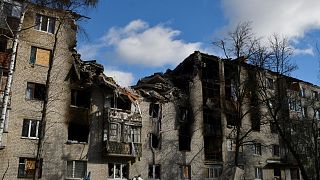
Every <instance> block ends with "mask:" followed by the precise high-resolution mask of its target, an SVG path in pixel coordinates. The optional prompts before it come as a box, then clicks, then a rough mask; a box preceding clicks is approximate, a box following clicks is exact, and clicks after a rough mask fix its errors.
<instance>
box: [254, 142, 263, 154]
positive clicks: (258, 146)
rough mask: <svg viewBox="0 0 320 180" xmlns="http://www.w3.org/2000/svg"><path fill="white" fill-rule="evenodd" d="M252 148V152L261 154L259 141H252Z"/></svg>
mask: <svg viewBox="0 0 320 180" xmlns="http://www.w3.org/2000/svg"><path fill="white" fill-rule="evenodd" d="M253 148H254V154H256V155H261V143H254V144H253Z"/></svg>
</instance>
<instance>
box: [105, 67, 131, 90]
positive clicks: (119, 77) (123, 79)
mask: <svg viewBox="0 0 320 180" xmlns="http://www.w3.org/2000/svg"><path fill="white" fill-rule="evenodd" d="M104 74H105V75H107V76H110V77H112V78H113V79H114V80H115V81H116V82H117V83H118V84H119V85H120V86H123V87H128V86H131V85H132V84H133V80H134V77H133V74H132V73H130V72H124V71H119V70H115V69H112V68H110V69H105V70H104Z"/></svg>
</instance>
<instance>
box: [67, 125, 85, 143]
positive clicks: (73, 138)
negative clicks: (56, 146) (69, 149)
mask: <svg viewBox="0 0 320 180" xmlns="http://www.w3.org/2000/svg"><path fill="white" fill-rule="evenodd" d="M79 129H81V130H79ZM79 131H80V133H81V136H79V134H75V133H74V132H77V133H79ZM89 131H90V129H89V125H88V124H81V123H77V121H76V120H71V121H70V122H69V123H68V143H82V144H83V143H85V144H86V143H88V139H89Z"/></svg>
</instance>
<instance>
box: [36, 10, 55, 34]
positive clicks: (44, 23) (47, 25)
mask: <svg viewBox="0 0 320 180" xmlns="http://www.w3.org/2000/svg"><path fill="white" fill-rule="evenodd" d="M55 23H56V20H55V18H53V17H48V16H44V15H41V14H37V15H36V22H35V24H36V26H35V29H36V30H39V31H44V32H48V33H51V34H53V33H54V29H55Z"/></svg>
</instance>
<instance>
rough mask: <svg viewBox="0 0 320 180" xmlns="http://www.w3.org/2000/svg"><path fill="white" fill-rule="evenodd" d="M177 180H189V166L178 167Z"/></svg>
mask: <svg viewBox="0 0 320 180" xmlns="http://www.w3.org/2000/svg"><path fill="white" fill-rule="evenodd" d="M178 174H179V180H191V165H179V170H178Z"/></svg>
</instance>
